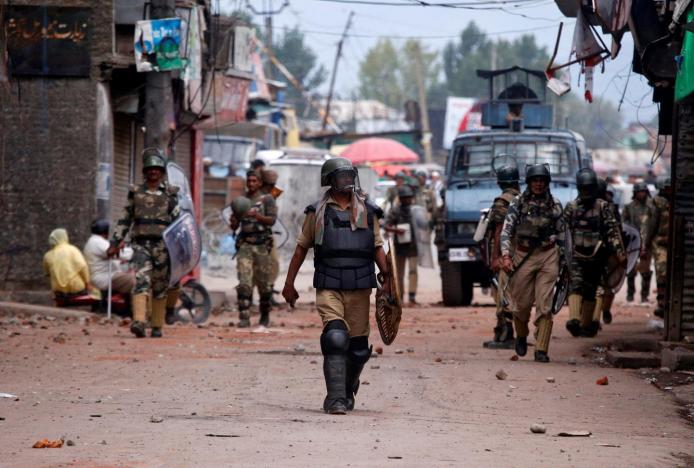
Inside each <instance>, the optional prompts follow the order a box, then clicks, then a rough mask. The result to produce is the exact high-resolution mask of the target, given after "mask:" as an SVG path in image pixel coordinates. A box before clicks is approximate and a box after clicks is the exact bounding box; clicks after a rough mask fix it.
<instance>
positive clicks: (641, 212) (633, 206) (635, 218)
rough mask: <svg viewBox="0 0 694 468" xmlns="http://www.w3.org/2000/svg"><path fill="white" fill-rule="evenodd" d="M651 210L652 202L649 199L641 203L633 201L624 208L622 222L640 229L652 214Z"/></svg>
mask: <svg viewBox="0 0 694 468" xmlns="http://www.w3.org/2000/svg"><path fill="white" fill-rule="evenodd" d="M653 208H654V207H653V201H652V200H651V199H650V198H647V199H646V201H645V202H643V203H641V202H639V201H637V200H634V201H632V202H631V203H629V204H628V205H627V206H626V207H624V222H625V223H629V224H631V225H632V226H634V227H635V228H637V229H641V226H642V225H643V223H644V221H647V219H648V217H649V216H651V214H652V213H653Z"/></svg>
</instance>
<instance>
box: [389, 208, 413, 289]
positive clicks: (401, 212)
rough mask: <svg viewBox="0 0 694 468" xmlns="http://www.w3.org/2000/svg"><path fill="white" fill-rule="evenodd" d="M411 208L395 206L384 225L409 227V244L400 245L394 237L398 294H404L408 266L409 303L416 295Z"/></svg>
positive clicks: (396, 237)
mask: <svg viewBox="0 0 694 468" xmlns="http://www.w3.org/2000/svg"><path fill="white" fill-rule="evenodd" d="M410 208H411V206H403V205H396V206H394V207H393V208H391V209H390V211H388V214H387V215H386V225H388V226H392V227H396V226H397V225H398V224H409V225H410V239H411V242H408V243H406V244H401V243H400V242H399V241H398V236H397V235H396V236H395V261H396V263H397V268H398V284H399V285H400V294H401V295H403V294H405V265H406V264H407V266H408V274H407V283H408V287H409V289H408V291H409V297H410V302H414V301H415V295H416V294H417V283H418V276H417V243H416V242H415V233H414V228H413V226H412V213H411V212H410Z"/></svg>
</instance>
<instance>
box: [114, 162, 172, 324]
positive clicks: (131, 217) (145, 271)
mask: <svg viewBox="0 0 694 468" xmlns="http://www.w3.org/2000/svg"><path fill="white" fill-rule="evenodd" d="M142 157H143V160H144V162H143V166H142V171H143V173H144V176H145V182H144V183H143V184H142V185H139V186H137V185H133V186H131V187H130V191H129V192H128V202H127V204H126V206H125V212H124V214H123V216H122V217H121V219H120V220H118V223H117V224H116V229H115V231H114V232H113V237H112V238H111V247H109V249H108V255H109V257H113V256H115V255H117V254H118V252H119V251H120V249H121V248H122V247H123V245H124V243H125V241H124V240H125V237H126V236H127V235H128V233H130V238H131V240H132V248H133V259H132V263H133V265H134V269H135V289H134V290H133V296H132V308H133V322H132V324H131V325H130V331H131V332H132V333H133V334H134V335H135V336H136V337H138V338H142V337H144V336H145V321H146V317H147V299H148V297H149V296H150V293H151V300H152V302H151V304H152V314H151V317H150V321H151V324H152V331H151V334H150V336H152V337H153V338H160V337H161V336H162V332H161V329H162V327H163V326H164V317H165V314H166V304H167V288H168V287H169V277H170V265H169V251H168V250H167V248H166V244H165V243H164V239H163V238H162V234H163V233H164V230H165V229H166V228H167V226H169V224H171V223H172V222H173V221H174V220H175V219H176V218H177V217H178V215H179V211H180V209H179V206H178V197H177V193H178V187H174V186H171V185H169V184H168V183H167V182H165V181H164V176H165V173H166V172H165V171H166V162H165V158H164V153H163V152H162V151H161V150H159V149H158V148H148V149H146V150H144V151H143V152H142Z"/></svg>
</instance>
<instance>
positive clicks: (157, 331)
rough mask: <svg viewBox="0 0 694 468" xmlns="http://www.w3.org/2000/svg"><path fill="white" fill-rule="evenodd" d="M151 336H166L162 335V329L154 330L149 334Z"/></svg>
mask: <svg viewBox="0 0 694 468" xmlns="http://www.w3.org/2000/svg"><path fill="white" fill-rule="evenodd" d="M149 336H150V337H151V338H161V337H162V336H164V335H162V333H161V328H152V331H151V332H150V333H149Z"/></svg>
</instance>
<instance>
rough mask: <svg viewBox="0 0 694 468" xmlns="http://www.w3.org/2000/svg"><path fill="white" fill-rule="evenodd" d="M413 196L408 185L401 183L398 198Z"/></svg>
mask: <svg viewBox="0 0 694 468" xmlns="http://www.w3.org/2000/svg"><path fill="white" fill-rule="evenodd" d="M407 197H414V191H413V190H412V187H410V186H409V185H403V186H402V187H400V188H399V189H398V198H407Z"/></svg>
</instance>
